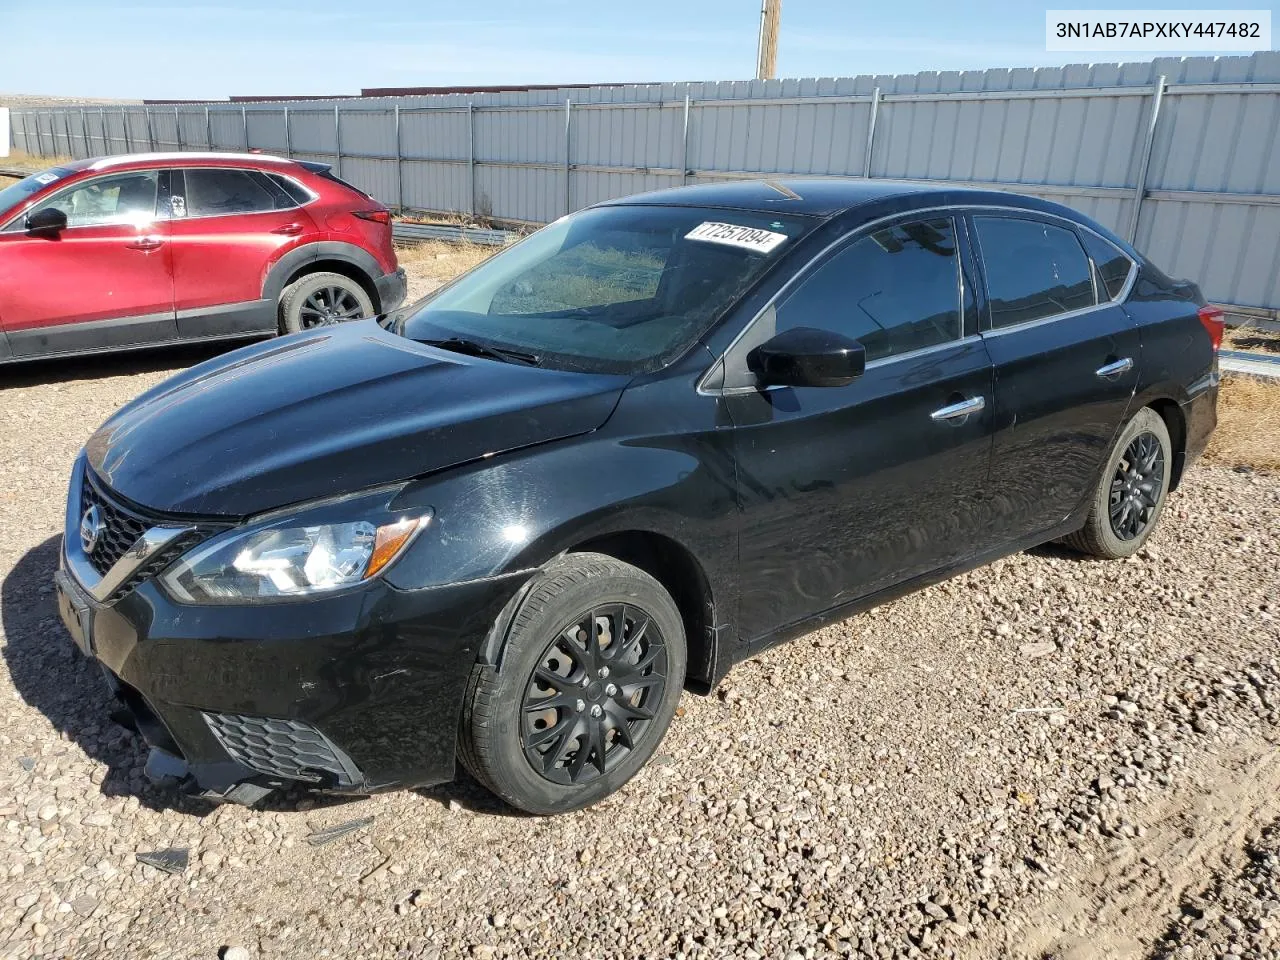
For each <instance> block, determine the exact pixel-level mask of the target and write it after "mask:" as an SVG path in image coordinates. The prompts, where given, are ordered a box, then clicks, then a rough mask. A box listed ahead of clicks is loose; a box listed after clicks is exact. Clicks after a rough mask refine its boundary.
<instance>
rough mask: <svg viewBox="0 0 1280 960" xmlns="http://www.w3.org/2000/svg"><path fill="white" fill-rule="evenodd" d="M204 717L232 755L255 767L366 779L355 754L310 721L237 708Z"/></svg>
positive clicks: (310, 778)
mask: <svg viewBox="0 0 1280 960" xmlns="http://www.w3.org/2000/svg"><path fill="white" fill-rule="evenodd" d="M204 719H205V722H206V723H208V724H209V729H210V730H212V731H213V735H214V736H215V737H217V738H218V742H219V743H220V744H222V748H223V749H224V750H226V751H227V753H228V754H230V756H231V758H232V759H233V760H235V761H237V762H239V763H242V764H244V765H245V766H246V767H249V768H250V769H251V770H257V771H258V772H259V773H265V774H268V775H269V776H275V777H283V778H285V779H286V780H303V781H306V782H308V783H322V782H324V781H326V780H330V781H332V782H331V783H330V784H328V785H331V786H340V787H351V786H355V785H356V784H357V783H358V782H359V781H360V780H361V779H362V778H361V775H360V772H359V770H358V769H357V768H356V766H355V764H353V763H352V762H351V759H350V758H349V757H348V756H347V755H346V754H345V753H343V752H342V751H341V750H339V749H338V748H337V747H336V746H335V745H334V744H333V742H332V741H331V740H330V739H329V738H328V737H326V736H325V735H324V734H323V733H321V732H320V731H319V730H317V729H316V728H315V727H313V726H311V725H310V724H306V723H302V722H301V721H299V720H273V719H271V718H270V717H246V716H242V715H241V714H238V713H206V714H205V715H204Z"/></svg>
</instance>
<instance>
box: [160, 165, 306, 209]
mask: <svg viewBox="0 0 1280 960" xmlns="http://www.w3.org/2000/svg"><path fill="white" fill-rule="evenodd" d="M166 169H168V170H171V171H172V172H174V173H181V174H182V193H181V194H174V193H173V191H172V190H170V192H169V196H170V197H173V196H181V197H182V202H183V208H184V209H185V208H186V201H187V171H188V170H240V171H244V172H254V173H261V174H264V175H271V176H277V177H284V178H285V179H286V180H288V181H289V182H290V183H293V184H295V185H297V186H299V187H301V188H302V189H303V190H305V191H306V192H307V195H308V196H309V197H310V199H309V200H307V202H306V203H300V204H298V205H297V206H295V207H285V208H284V209H283V210H277V209H275V208H272V209H271V210H236V211H233V212H231V213H202V214H200V215H199V216H195V217H193V216H189V215H187V214H183V215H182V216H180V217H172V216H171V217H170V218H169V221H170V222H172V223H187V222H188V221H191V220H216V219H217V218H219V217H256V216H258V215H259V214H263V213H288V212H289V211H290V210H301V209H302V208H303V207H309V206H311V204H313V203H315V202H316V201H317V200H319V199H320V194H318V193H316V192H315V191H314V190H312V189H311V188H310V187H308V186H307V185H306V184H305V183H302V182H300V181H298V180H296V179H294V178H293V177H291V176H289V175H288V174H286V173H281V172H279V171H276V170H271V171H267V170H258V169H256V168H255V167H219V166H209V165H202V166H199V167H167V168H166Z"/></svg>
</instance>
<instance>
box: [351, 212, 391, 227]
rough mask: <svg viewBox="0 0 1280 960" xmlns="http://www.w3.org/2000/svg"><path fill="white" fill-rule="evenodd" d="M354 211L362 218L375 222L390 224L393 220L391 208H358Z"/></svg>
mask: <svg viewBox="0 0 1280 960" xmlns="http://www.w3.org/2000/svg"><path fill="white" fill-rule="evenodd" d="M354 213H355V215H356V216H357V217H359V218H360V219H361V220H369V221H371V222H373V223H382V224H389V223H390V222H391V211H389V210H356V211H354Z"/></svg>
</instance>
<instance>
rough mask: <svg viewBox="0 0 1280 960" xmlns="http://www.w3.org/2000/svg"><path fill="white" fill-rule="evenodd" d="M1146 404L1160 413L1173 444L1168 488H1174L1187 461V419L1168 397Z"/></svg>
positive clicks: (1176, 486) (1175, 403) (1180, 478)
mask: <svg viewBox="0 0 1280 960" xmlns="http://www.w3.org/2000/svg"><path fill="white" fill-rule="evenodd" d="M1147 406H1149V407H1150V408H1151V409H1152V410H1154V411H1155V412H1156V413H1158V414H1160V419H1161V420H1163V421H1164V425H1165V427H1167V428H1168V430H1169V442H1170V443H1171V444H1173V465H1172V469H1171V470H1170V474H1169V489H1170V490H1176V489H1177V488H1178V483H1179V482H1180V481H1181V480H1182V470H1183V467H1185V466H1186V462H1187V421H1186V419H1185V418H1184V417H1183V415H1182V408H1181V407H1180V406H1178V404H1177V402H1176V401H1174V400H1170V399H1168V398H1165V399H1162V400H1153V401H1152V402H1151V403H1149V404H1147Z"/></svg>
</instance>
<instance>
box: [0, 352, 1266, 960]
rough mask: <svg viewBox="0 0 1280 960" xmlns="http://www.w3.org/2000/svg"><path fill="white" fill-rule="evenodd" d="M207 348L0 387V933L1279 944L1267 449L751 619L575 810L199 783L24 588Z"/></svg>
mask: <svg viewBox="0 0 1280 960" xmlns="http://www.w3.org/2000/svg"><path fill="white" fill-rule="evenodd" d="M207 355H209V354H208V353H207V352H205V353H200V352H193V351H182V352H168V353H163V354H151V355H147V356H144V357H140V358H136V359H119V358H117V359H110V360H96V361H91V362H83V363H75V364H59V365H56V366H54V365H49V366H43V367H29V368H25V369H23V370H21V371H19V372H18V373H17V374H16V375H15V374H12V373H10V374H9V378H10V379H9V386H8V389H5V390H3V391H0V463H3V464H5V466H6V468H7V469H6V478H7V480H8V482H7V483H6V484H5V485H4V486H3V488H2V489H0V527H2V528H3V530H4V531H5V533H6V536H5V537H3V538H2V539H0V578H2V580H3V585H2V588H0V589H2V613H3V618H2V625H3V644H4V645H3V649H2V651H0V652H2V654H3V670H2V671H0V716H2V718H3V722H2V723H0V823H2V824H3V829H2V830H0V877H3V878H4V879H2V880H0V960H8V958H15V960H16V958H29V957H48V958H52V957H64V956H70V957H91V956H112V957H130V958H133V957H139V958H143V957H145V958H169V957H173V958H179V957H182V958H188V957H191V958H212V957H217V956H221V955H225V956H227V957H230V958H231V960H244V958H245V957H251V958H257V957H290V958H295V957H296V958H308V960H310V958H315V957H352V956H361V957H389V958H390V957H395V958H402V957H403V958H408V957H412V958H431V957H448V958H451V957H457V956H469V957H477V958H483V957H526V956H531V957H604V956H609V957H614V956H616V957H636V958H639V957H652V958H659V957H662V958H665V957H681V958H694V957H699V958H718V957H729V956H732V957H750V958H758V957H769V958H775V957H776V958H784V960H794V958H797V957H798V958H810V957H824V956H831V955H855V956H870V957H904V956H905V957H916V956H928V957H932V956H961V957H973V958H991V957H1027V958H1032V957H1035V958H1044V957H1059V958H1062V960H1066V958H1068V957H1071V958H1084V957H1103V956H1116V957H1122V956H1124V957H1128V956H1133V957H1153V958H1154V957H1170V956H1179V957H1180V956H1184V955H1186V956H1191V957H1221V956H1228V955H1229V954H1228V953H1227V951H1228V949H1234V950H1235V951H1236V954H1237V955H1240V956H1254V957H1263V956H1270V957H1274V956H1276V955H1277V950H1278V949H1280V939H1277V937H1278V936H1280V933H1278V930H1280V902H1278V898H1280V894H1278V892H1277V874H1276V863H1277V856H1278V853H1277V849H1278V848H1280V832H1278V828H1277V827H1276V826H1275V821H1277V819H1278V818H1280V809H1276V807H1275V803H1276V801H1275V800H1274V799H1273V798H1276V797H1280V755H1278V752H1277V751H1276V749H1275V744H1276V742H1277V737H1278V736H1280V660H1278V659H1277V658H1278V656H1280V654H1278V651H1280V645H1278V644H1277V641H1278V640H1280V620H1278V619H1277V617H1278V616H1280V609H1278V608H1277V605H1278V604H1280V572H1278V564H1280V477H1277V476H1274V475H1265V474H1258V473H1251V472H1235V471H1231V470H1227V469H1224V468H1221V467H1198V468H1196V469H1194V470H1192V471H1191V472H1190V474H1189V476H1188V477H1187V479H1186V482H1185V484H1184V486H1183V489H1182V490H1180V491H1179V492H1178V493H1177V494H1176V495H1175V496H1174V498H1173V499H1172V500H1171V502H1170V504H1169V507H1168V509H1167V510H1166V512H1165V515H1164V520H1163V524H1162V527H1161V529H1160V530H1159V531H1158V533H1157V535H1156V536H1155V537H1154V538H1153V540H1152V541H1151V543H1150V544H1149V546H1148V547H1147V548H1146V549H1144V550H1143V551H1142V552H1141V553H1140V554H1139V555H1138V556H1136V557H1134V558H1131V559H1130V560H1127V561H1123V562H1113V563H1102V562H1093V561H1087V560H1082V559H1079V558H1077V557H1075V556H1073V555H1071V554H1069V553H1067V552H1065V551H1062V550H1058V549H1056V548H1041V549H1038V550H1035V551H1031V552H1029V553H1023V554H1019V555H1016V556H1013V557H1010V558H1008V559H1006V560H1003V561H1001V562H999V563H997V564H995V565H993V566H990V567H987V568H984V569H982V570H978V571H975V572H973V573H970V574H968V575H965V576H962V577H960V578H957V579H954V580H951V581H949V582H946V583H943V584H940V585H938V586H935V587H932V588H930V589H928V590H925V591H923V592H920V593H917V594H915V595H913V596H910V597H907V598H905V599H902V600H900V601H898V602H896V603H893V604H890V605H888V606H885V607H882V608H880V609H878V610H875V611H872V612H870V613H868V614H865V615H863V616H860V617H857V618H855V619H852V620H849V621H846V622H844V623H840V624H837V625H834V626H832V627H829V628H826V629H824V630H821V631H818V632H816V633H813V634H810V635H809V636H806V637H803V638H801V639H799V640H796V641H795V642H793V643H791V644H788V645H785V646H782V647H779V648H775V649H774V650H772V651H770V652H768V653H766V654H764V655H763V656H761V657H759V658H757V659H754V660H752V661H750V662H748V663H745V664H742V665H741V666H739V667H738V668H736V669H735V670H734V672H733V673H732V674H731V675H730V677H729V679H728V680H727V681H726V682H725V683H724V684H722V685H721V687H720V688H719V689H718V690H716V691H715V692H714V694H713V695H712V696H710V697H707V698H698V697H694V696H690V695H686V697H685V698H684V701H683V706H682V708H681V712H680V714H679V715H678V717H677V719H676V720H675V722H674V723H673V725H672V728H671V732H670V734H669V735H668V737H667V740H666V742H665V743H664V744H663V746H662V747H661V748H660V752H659V755H658V756H657V758H656V759H655V761H654V762H653V763H652V764H651V765H650V766H649V767H648V768H647V769H646V770H645V771H643V772H642V773H641V774H640V775H639V776H638V777H637V778H636V779H635V780H634V781H633V782H632V783H631V784H630V785H629V786H628V787H627V788H626V789H624V790H623V791H622V793H621V794H620V795H618V796H616V797H614V798H611V799H610V800H609V801H607V802H605V803H603V804H601V805H600V806H598V807H596V808H594V809H592V810H588V811H585V812H581V813H576V814H571V815H567V816H563V817H559V818H554V819H538V818H531V817H525V816H519V815H515V814H513V812H512V811H510V810H508V809H505V808H503V807H501V806H500V805H498V804H497V803H496V801H494V800H492V799H491V798H490V797H489V796H488V795H487V794H486V793H484V791H482V790H481V789H480V788H479V787H477V786H476V785H475V784H473V783H471V782H469V781H467V780H465V779H464V780H463V781H462V782H460V783H458V784H456V785H451V786H447V787H442V788H437V789H433V790H427V791H419V792H402V793H396V794H391V795H386V796H380V797H377V798H373V799H366V800H357V801H348V802H334V801H327V800H324V799H317V798H313V797H308V796H305V795H301V794H300V795H297V796H285V797H280V798H275V799H273V800H271V801H270V802H269V803H268V805H267V807H266V809H261V810H249V809H245V808H242V807H236V806H224V807H218V808H212V807H207V806H203V805H198V804H196V803H195V802H193V801H191V800H187V799H183V798H180V797H177V796H175V795H173V794H171V793H168V792H165V791H163V790H155V789H152V788H151V787H149V786H147V785H146V784H145V783H144V778H143V776H142V764H143V761H144V759H145V752H144V749H143V747H142V745H141V743H140V742H139V741H138V740H137V739H135V737H134V736H133V735H131V734H130V733H128V732H127V731H125V730H123V729H121V728H118V727H116V726H115V725H113V724H112V723H111V722H110V721H109V720H108V718H107V709H108V707H107V699H106V696H105V692H104V690H103V687H102V684H101V681H100V678H99V677H98V676H97V673H96V668H95V667H93V666H92V665H91V664H89V663H87V662H86V661H85V660H84V659H82V658H80V657H79V656H78V655H76V654H74V653H73V651H72V648H71V645H70V642H69V640H68V639H67V637H66V635H65V633H64V632H63V630H62V628H61V626H60V625H59V622H58V620H57V614H56V611H55V608H54V604H53V601H52V596H51V586H50V580H51V573H52V570H53V567H54V565H55V562H56V553H57V543H58V535H59V532H60V529H61V514H62V509H63V496H64V491H65V485H66V477H67V475H68V471H69V468H70V464H71V461H72V459H73V457H74V456H75V453H76V451H77V450H78V448H79V447H80V445H81V444H82V443H83V442H84V440H85V438H86V437H87V436H88V434H89V433H90V432H91V431H92V429H93V428H94V427H95V426H96V425H97V424H98V423H99V422H101V421H102V420H103V419H104V418H105V417H106V416H107V415H108V414H109V413H110V412H111V411H112V410H113V409H114V408H115V407H116V406H118V405H119V404H121V403H123V402H124V401H126V400H127V399H129V398H130V397H132V396H133V395H135V394H136V393H138V392H140V391H141V390H143V389H144V388H146V387H147V386H149V385H151V384H153V383H156V382H158V381H159V380H161V379H163V378H164V377H165V376H166V375H167V374H168V373H170V372H172V371H173V370H176V369H178V368H180V367H182V366H185V365H187V364H190V363H192V362H195V361H196V360H198V359H201V358H203V357H204V356H207ZM364 817H372V818H373V822H372V824H369V825H366V826H364V827H361V828H358V829H356V830H354V831H353V832H352V833H350V834H348V835H346V836H344V837H341V838H339V839H335V840H333V841H332V842H330V843H328V844H325V845H319V846H315V845H312V844H310V843H308V842H307V838H308V836H309V835H311V834H312V833H313V832H314V831H316V830H320V829H325V828H331V827H336V826H340V825H342V824H344V823H348V822H350V821H352V820H355V819H357V818H364ZM1264 828H1265V829H1264ZM1188 837H1192V838H1194V839H1193V840H1188V839H1187V838H1188ZM1188 844H1190V846H1188ZM171 848H185V849H186V850H188V851H189V863H188V865H187V867H186V869H185V871H184V872H182V873H180V874H176V875H170V874H167V873H163V872H161V871H160V870H158V869H156V868H155V867H152V866H147V865H143V864H142V863H139V862H138V859H137V857H138V854H139V853H147V852H154V851H162V850H167V849H171ZM1237 924H1238V925H1239V927H1238V928H1237V926H1236V925H1237ZM228 948H235V949H231V950H229V949H228ZM242 951H243V952H242Z"/></svg>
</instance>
